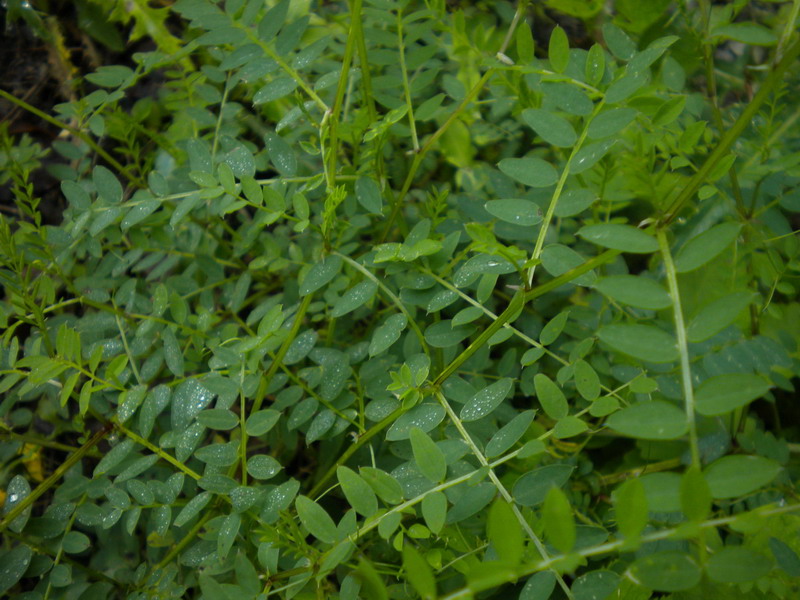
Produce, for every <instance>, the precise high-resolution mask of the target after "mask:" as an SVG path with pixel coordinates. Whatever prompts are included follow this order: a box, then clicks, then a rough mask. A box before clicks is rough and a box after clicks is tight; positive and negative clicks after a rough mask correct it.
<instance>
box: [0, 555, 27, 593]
mask: <svg viewBox="0 0 800 600" xmlns="http://www.w3.org/2000/svg"><path fill="white" fill-rule="evenodd" d="M31 558H33V550H31V549H30V548H29V547H28V546H26V545H25V544H19V545H17V546H15V547H14V548H12V549H11V550H9V551H8V552H5V553H4V554H3V556H2V558H0V564H2V565H3V568H2V569H0V594H4V593H5V592H7V591H8V590H10V589H11V588H12V587H14V586H15V585H16V584H17V582H18V581H19V580H20V579H22V576H23V575H24V574H25V571H26V570H27V568H28V565H29V564H30V562H31Z"/></svg>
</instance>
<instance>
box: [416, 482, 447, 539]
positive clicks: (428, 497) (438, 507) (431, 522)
mask: <svg viewBox="0 0 800 600" xmlns="http://www.w3.org/2000/svg"><path fill="white" fill-rule="evenodd" d="M420 509H421V510H422V518H423V519H425V525H427V526H428V529H430V530H431V531H432V532H433V533H434V534H437V535H438V534H439V533H440V532H441V531H442V527H444V524H445V522H446V520H447V496H445V494H444V493H443V492H429V493H427V494H425V497H424V498H423V499H422V503H421V504H420Z"/></svg>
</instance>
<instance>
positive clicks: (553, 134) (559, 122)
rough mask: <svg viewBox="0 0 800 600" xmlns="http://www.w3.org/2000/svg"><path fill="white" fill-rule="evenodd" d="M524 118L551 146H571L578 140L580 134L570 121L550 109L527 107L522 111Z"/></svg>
mask: <svg viewBox="0 0 800 600" xmlns="http://www.w3.org/2000/svg"><path fill="white" fill-rule="evenodd" d="M522 119H523V121H525V123H527V124H528V126H529V127H530V128H531V129H533V130H534V131H535V132H536V133H537V134H538V135H539V137H541V138H542V139H543V140H544V141H545V142H547V143H548V144H550V145H551V146H558V147H560V148H570V147H572V146H574V145H575V142H576V141H578V135H577V134H576V133H575V129H574V128H573V127H572V125H571V124H570V122H569V121H567V120H566V119H565V118H564V117H561V116H559V115H557V114H555V113H552V112H550V111H546V110H541V109H538V108H527V109H525V110H524V111H522Z"/></svg>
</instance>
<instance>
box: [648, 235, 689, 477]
mask: <svg viewBox="0 0 800 600" xmlns="http://www.w3.org/2000/svg"><path fill="white" fill-rule="evenodd" d="M656 237H657V238H658V245H659V247H660V249H661V256H662V258H663V259H664V267H665V268H666V271H667V284H668V287H669V295H670V297H671V298H672V310H673V314H674V318H675V333H676V334H677V338H678V352H679V353H680V359H681V384H682V386H683V398H684V403H685V407H686V422H687V424H688V425H689V448H690V450H691V455H692V465H693V466H695V467H697V468H698V469H699V468H700V449H699V447H698V443H697V424H696V423H695V416H694V388H693V387H692V370H691V366H690V364H689V344H688V342H687V340H686V325H685V323H684V321H683V309H682V308H681V295H680V290H679V289H678V276H677V273H676V271H675V263H673V262H672V254H671V253H670V250H669V243H668V242H667V235H666V233H665V232H664V230H663V229H661V228H659V229H657V230H656Z"/></svg>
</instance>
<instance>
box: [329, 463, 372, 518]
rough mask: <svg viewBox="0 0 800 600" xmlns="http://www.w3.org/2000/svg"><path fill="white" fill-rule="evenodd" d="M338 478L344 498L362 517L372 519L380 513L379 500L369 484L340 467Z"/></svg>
mask: <svg viewBox="0 0 800 600" xmlns="http://www.w3.org/2000/svg"><path fill="white" fill-rule="evenodd" d="M336 477H337V478H338V479H339V485H340V486H341V487H342V492H343V493H344V497H345V498H347V501H348V502H349V503H350V506H352V507H353V510H355V511H356V512H357V513H359V514H360V515H363V516H364V517H367V518H369V517H371V516H372V515H374V514H375V513H376V512H378V498H377V496H375V492H374V491H372V488H371V487H370V486H369V484H368V483H367V482H366V481H364V480H363V479H362V478H361V476H359V475H358V473H356V472H355V471H353V470H352V469H349V468H347V467H345V466H340V467H338V468H337V469H336Z"/></svg>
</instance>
